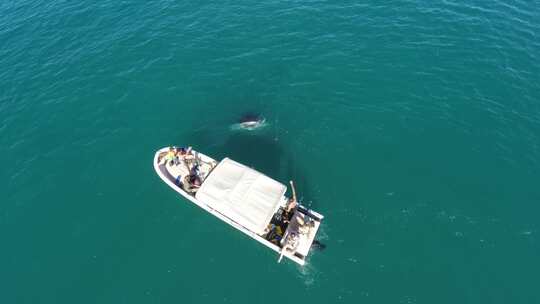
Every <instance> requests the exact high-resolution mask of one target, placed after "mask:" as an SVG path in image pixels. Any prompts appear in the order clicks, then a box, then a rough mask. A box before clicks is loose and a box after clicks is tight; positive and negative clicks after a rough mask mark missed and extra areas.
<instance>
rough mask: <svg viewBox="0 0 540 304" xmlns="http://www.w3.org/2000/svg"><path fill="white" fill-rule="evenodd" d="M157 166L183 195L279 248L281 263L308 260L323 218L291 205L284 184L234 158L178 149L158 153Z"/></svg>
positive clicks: (155, 161)
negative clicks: (283, 258)
mask: <svg viewBox="0 0 540 304" xmlns="http://www.w3.org/2000/svg"><path fill="white" fill-rule="evenodd" d="M154 169H155V170H156V172H157V174H158V175H159V177H161V179H162V180H163V181H164V182H165V183H166V184H167V185H169V186H170V187H171V188H173V189H174V190H175V191H176V192H178V193H180V194H181V195H182V196H183V197H185V198H186V199H188V200H189V201H191V202H193V203H194V204H196V205H198V206H199V207H201V208H203V209H204V210H206V211H208V212H209V213H211V214H213V215H215V216H216V217H218V218H219V219H221V220H223V221H224V222H226V223H228V224H229V225H231V226H233V227H234V228H236V229H238V230H240V231H242V232H243V233H245V234H246V235H248V236H250V237H251V238H253V239H255V240H256V241H258V242H259V243H261V244H263V245H265V246H266V247H268V248H270V249H272V250H274V251H275V252H277V253H278V254H279V255H280V256H279V260H278V261H281V258H282V257H287V258H289V259H291V260H292V261H294V262H296V263H298V264H300V265H304V264H305V261H306V257H307V255H308V253H309V251H310V248H311V245H312V243H313V242H314V240H315V236H316V234H317V230H318V229H319V226H320V224H321V221H322V219H323V216H322V215H320V214H319V213H317V212H315V211H313V210H310V209H308V208H306V207H304V206H302V205H300V204H296V205H295V206H294V208H290V207H291V206H289V199H288V198H287V197H286V196H285V192H286V190H287V187H286V186H285V185H283V184H282V183H280V182H278V181H275V180H273V179H271V178H270V177H268V176H266V175H264V174H262V173H260V172H258V171H256V170H254V169H251V168H249V167H247V166H245V165H242V164H240V163H238V162H235V161H233V160H231V159H229V158H224V159H223V160H221V161H219V162H218V161H216V160H214V159H212V158H211V157H209V156H206V155H204V154H202V153H200V152H197V151H194V150H191V149H187V151H186V149H179V148H174V147H166V148H163V149H160V150H159V151H157V152H156V154H155V156H154ZM291 186H292V183H291ZM293 191H294V189H293ZM291 205H294V204H291Z"/></svg>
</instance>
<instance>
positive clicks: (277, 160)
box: [183, 129, 326, 250]
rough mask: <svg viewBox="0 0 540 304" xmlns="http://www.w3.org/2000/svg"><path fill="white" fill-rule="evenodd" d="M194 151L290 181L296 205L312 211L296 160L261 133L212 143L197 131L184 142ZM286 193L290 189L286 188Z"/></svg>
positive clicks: (305, 181)
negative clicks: (294, 192)
mask: <svg viewBox="0 0 540 304" xmlns="http://www.w3.org/2000/svg"><path fill="white" fill-rule="evenodd" d="M183 141H186V142H188V143H189V145H192V146H193V147H194V148H195V149H200V150H205V151H208V154H209V155H212V156H215V158H216V159H218V160H219V159H223V158H224V157H229V158H231V159H233V160H236V161H239V162H241V163H243V164H245V165H247V166H249V167H252V168H254V169H256V170H257V171H259V172H261V173H263V174H265V175H267V176H269V177H271V178H274V179H276V180H278V181H281V182H282V183H283V184H285V185H288V181H289V180H293V181H294V183H295V186H296V188H297V191H298V194H299V200H300V203H302V204H303V205H305V206H306V207H308V208H313V209H316V207H317V206H316V204H314V203H313V201H312V199H313V192H312V187H311V185H310V182H309V178H308V177H307V176H306V174H304V170H303V169H302V167H301V165H300V164H299V163H298V162H297V159H296V157H294V155H293V154H292V153H291V152H289V151H287V149H286V146H283V145H282V144H281V143H280V142H279V141H278V140H275V139H274V138H272V137H271V136H269V135H265V134H258V135H256V136H255V135H253V134H246V133H231V134H228V135H227V136H226V138H219V139H217V140H216V136H215V134H211V132H209V131H206V130H204V129H199V130H197V131H195V132H193V133H192V134H190V135H189V136H188V137H187V138H186V139H184V140H183ZM289 190H290V189H289ZM325 248H326V245H324V244H323V243H321V242H320V241H318V240H315V241H314V242H313V244H312V249H316V250H324V249H325Z"/></svg>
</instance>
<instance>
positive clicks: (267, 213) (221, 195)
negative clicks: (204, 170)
mask: <svg viewBox="0 0 540 304" xmlns="http://www.w3.org/2000/svg"><path fill="white" fill-rule="evenodd" d="M286 190H287V188H286V187H285V185H283V184H281V183H279V182H277V181H275V180H273V179H271V178H269V177H268V176H266V175H263V174H261V173H259V172H257V171H255V170H253V169H251V168H248V167H246V166H244V165H242V164H240V163H237V162H235V161H233V160H231V159H229V158H225V159H223V160H222V161H221V162H220V163H219V164H218V165H217V167H216V168H214V170H213V171H212V172H211V173H210V175H209V176H208V177H207V178H206V180H205V181H204V182H203V184H202V186H201V188H200V189H199V190H198V191H197V194H196V195H195V197H196V198H197V199H198V200H199V201H201V202H203V203H205V204H208V205H209V206H210V207H212V208H213V209H215V210H216V211H218V212H220V213H221V214H223V215H225V216H227V217H229V218H230V219H232V220H233V221H235V222H237V223H238V224H240V225H242V226H244V227H245V228H247V229H249V230H251V231H253V232H255V233H257V234H263V233H264V230H265V228H266V226H267V225H268V223H269V222H270V220H271V219H272V216H273V214H274V213H275V212H276V211H277V209H278V208H279V203H280V201H281V199H282V197H283V195H284V194H285V191H286Z"/></svg>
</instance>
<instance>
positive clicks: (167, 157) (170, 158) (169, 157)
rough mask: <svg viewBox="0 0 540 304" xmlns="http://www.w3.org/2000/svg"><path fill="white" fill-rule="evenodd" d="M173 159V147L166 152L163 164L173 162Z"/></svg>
mask: <svg viewBox="0 0 540 304" xmlns="http://www.w3.org/2000/svg"><path fill="white" fill-rule="evenodd" d="M174 158H175V151H174V148H173V147H169V151H167V154H165V156H164V157H163V159H162V160H163V164H167V163H171V162H174Z"/></svg>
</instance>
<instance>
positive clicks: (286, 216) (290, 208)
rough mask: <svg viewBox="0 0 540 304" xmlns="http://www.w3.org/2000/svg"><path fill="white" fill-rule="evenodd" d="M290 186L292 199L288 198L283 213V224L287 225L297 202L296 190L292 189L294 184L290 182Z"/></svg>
mask: <svg viewBox="0 0 540 304" xmlns="http://www.w3.org/2000/svg"><path fill="white" fill-rule="evenodd" d="M289 183H290V184H291V190H292V197H290V198H289V200H288V201H287V206H285V210H284V211H285V212H284V217H283V218H284V222H286V223H288V222H289V221H290V219H291V217H292V214H293V210H294V208H296V206H297V205H298V201H297V199H296V189H294V182H293V181H290V182H289Z"/></svg>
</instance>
